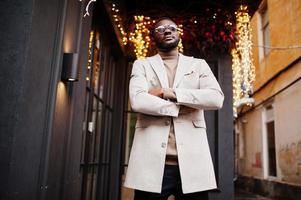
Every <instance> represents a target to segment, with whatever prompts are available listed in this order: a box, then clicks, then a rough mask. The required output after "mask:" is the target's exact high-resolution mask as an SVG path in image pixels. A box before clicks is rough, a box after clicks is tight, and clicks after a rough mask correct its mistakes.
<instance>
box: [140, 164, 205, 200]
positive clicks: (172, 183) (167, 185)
mask: <svg viewBox="0 0 301 200" xmlns="http://www.w3.org/2000/svg"><path fill="white" fill-rule="evenodd" d="M170 195H174V197H175V200H208V192H195V193H189V194H183V191H182V187H181V177H180V171H179V167H178V166H177V165H165V169H164V176H163V183H162V191H161V193H152V192H145V191H140V190H135V198H134V200H167V199H168V197H169V196H170Z"/></svg>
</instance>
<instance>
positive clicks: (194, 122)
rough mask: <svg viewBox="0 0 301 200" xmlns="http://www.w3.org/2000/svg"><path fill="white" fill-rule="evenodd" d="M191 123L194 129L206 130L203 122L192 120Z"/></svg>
mask: <svg viewBox="0 0 301 200" xmlns="http://www.w3.org/2000/svg"><path fill="white" fill-rule="evenodd" d="M192 123H193V125H194V127H195V128H206V122H205V121H204V120H193V121H192Z"/></svg>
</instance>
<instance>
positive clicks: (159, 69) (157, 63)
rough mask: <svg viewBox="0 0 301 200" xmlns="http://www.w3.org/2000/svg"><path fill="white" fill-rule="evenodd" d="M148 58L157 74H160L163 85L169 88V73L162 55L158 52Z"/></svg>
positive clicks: (159, 77)
mask: <svg viewBox="0 0 301 200" xmlns="http://www.w3.org/2000/svg"><path fill="white" fill-rule="evenodd" d="M147 60H148V61H149V63H150V65H151V66H152V68H153V69H154V71H155V73H156V75H157V76H158V79H159V81H160V83H161V87H162V88H169V86H168V78H167V73H166V70H165V67H164V64H163V60H162V59H161V57H160V55H159V54H156V55H155V56H152V57H149V58H147Z"/></svg>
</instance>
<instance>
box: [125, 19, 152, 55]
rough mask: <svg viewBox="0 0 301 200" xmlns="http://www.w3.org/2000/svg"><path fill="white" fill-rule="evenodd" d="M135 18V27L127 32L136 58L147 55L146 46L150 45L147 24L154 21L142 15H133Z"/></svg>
mask: <svg viewBox="0 0 301 200" xmlns="http://www.w3.org/2000/svg"><path fill="white" fill-rule="evenodd" d="M134 19H135V29H134V31H133V32H130V34H129V41H131V42H132V43H133V44H134V46H135V49H134V52H135V54H136V57H137V58H138V59H140V58H144V57H146V55H147V52H148V47H149V45H150V36H149V35H150V31H149V29H148V28H147V25H150V24H151V23H154V22H155V21H152V20H151V19H150V17H145V16H143V15H137V16H134Z"/></svg>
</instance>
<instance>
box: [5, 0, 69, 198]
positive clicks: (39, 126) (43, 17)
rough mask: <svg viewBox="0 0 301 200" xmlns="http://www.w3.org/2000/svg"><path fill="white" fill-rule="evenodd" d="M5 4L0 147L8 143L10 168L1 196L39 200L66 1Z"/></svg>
mask: <svg viewBox="0 0 301 200" xmlns="http://www.w3.org/2000/svg"><path fill="white" fill-rule="evenodd" d="M1 2H2V3H1V4H2V5H1V6H0V7H1V9H4V10H6V11H4V12H2V11H1V18H2V16H3V17H4V21H2V23H4V24H1V27H8V28H7V29H5V30H4V32H2V31H1V32H2V33H1V39H4V40H5V41H4V48H3V45H2V44H3V43H2V42H1V46H2V48H3V49H1V52H3V54H2V53H1V54H2V56H1V58H2V59H3V60H2V61H1V71H4V74H5V75H4V76H3V77H1V87H3V88H1V97H2V98H3V101H4V102H3V101H2V100H1V101H2V102H1V106H2V107H3V106H4V107H5V109H3V111H1V123H4V124H5V125H4V126H2V125H1V144H3V143H5V144H6V146H5V148H4V149H5V150H4V151H3V149H1V153H3V152H4V154H5V155H4V157H6V159H5V160H4V163H1V166H5V169H4V170H1V181H2V182H6V183H4V185H1V186H3V187H0V188H4V191H1V195H2V198H4V199H18V200H22V199H33V200H34V199H37V195H38V193H39V190H40V188H41V187H40V172H41V171H40V169H43V167H42V165H41V164H42V163H43V157H44V146H45V139H46V138H47V135H48V131H49V122H50V121H49V116H50V115H51V109H50V107H51V102H52V100H53V98H52V97H51V96H50V95H49V94H51V93H52V92H51V91H53V87H52V86H53V85H52V83H53V78H54V74H55V72H56V69H57V68H56V67H57V65H58V63H57V61H58V59H57V52H58V50H59V49H60V45H59V42H58V41H59V38H60V30H61V29H60V24H61V21H60V20H61V13H62V10H63V5H64V1H61V0H54V1H47V0H40V1H30V0H17V1H13V2H12V1H4V2H3V1H1ZM3 14H4V15H3ZM2 34H3V35H2ZM2 36H3V37H2ZM2 66H4V68H2ZM1 74H2V72H1ZM5 88H6V89H5ZM10 99H13V101H10ZM6 122H7V123H6ZM1 146H2V145H1ZM1 157H2V156H1ZM1 160H2V159H1ZM2 173H3V174H5V175H3V176H2ZM2 177H5V178H4V179H2ZM1 184H2V183H1Z"/></svg>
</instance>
